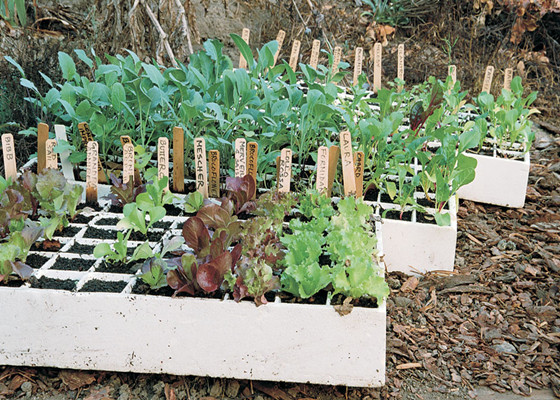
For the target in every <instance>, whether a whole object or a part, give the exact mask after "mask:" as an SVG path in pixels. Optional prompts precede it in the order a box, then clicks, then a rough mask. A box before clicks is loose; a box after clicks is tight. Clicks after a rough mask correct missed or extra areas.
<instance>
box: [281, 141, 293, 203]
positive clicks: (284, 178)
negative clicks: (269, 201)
mask: <svg viewBox="0 0 560 400" xmlns="http://www.w3.org/2000/svg"><path fill="white" fill-rule="evenodd" d="M279 171H280V173H279V175H280V179H279V180H278V191H279V192H281V193H288V192H289V191H290V182H291V180H292V150H291V149H282V151H281V152H280V168H279Z"/></svg>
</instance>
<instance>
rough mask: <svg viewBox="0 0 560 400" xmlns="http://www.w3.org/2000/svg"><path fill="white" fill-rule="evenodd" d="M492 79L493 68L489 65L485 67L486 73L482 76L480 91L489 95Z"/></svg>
mask: <svg viewBox="0 0 560 400" xmlns="http://www.w3.org/2000/svg"><path fill="white" fill-rule="evenodd" d="M493 77H494V67H493V66H491V65H489V66H487V67H486V73H485V74H484V82H483V83H482V91H483V92H486V93H490V90H491V89H492V78H493Z"/></svg>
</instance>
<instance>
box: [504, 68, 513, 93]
mask: <svg viewBox="0 0 560 400" xmlns="http://www.w3.org/2000/svg"><path fill="white" fill-rule="evenodd" d="M512 80H513V68H506V70H505V73H504V89H506V90H511V81H512Z"/></svg>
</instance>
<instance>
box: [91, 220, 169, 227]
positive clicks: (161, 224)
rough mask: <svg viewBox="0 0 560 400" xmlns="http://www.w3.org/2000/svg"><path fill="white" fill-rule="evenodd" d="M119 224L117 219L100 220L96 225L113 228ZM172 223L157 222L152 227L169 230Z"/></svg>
mask: <svg viewBox="0 0 560 400" xmlns="http://www.w3.org/2000/svg"><path fill="white" fill-rule="evenodd" d="M118 222H119V219H118V218H101V219H100V220H98V221H97V222H96V224H97V225H103V226H115V225H117V223H118ZM172 224H173V222H165V221H158V222H156V223H155V224H154V225H153V227H154V228H160V229H169V228H170V227H171V225H172Z"/></svg>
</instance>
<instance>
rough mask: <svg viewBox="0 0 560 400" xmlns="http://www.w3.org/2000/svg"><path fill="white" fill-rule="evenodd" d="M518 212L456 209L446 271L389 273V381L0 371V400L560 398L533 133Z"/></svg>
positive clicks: (467, 205)
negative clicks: (546, 393) (453, 250)
mask: <svg viewBox="0 0 560 400" xmlns="http://www.w3.org/2000/svg"><path fill="white" fill-rule="evenodd" d="M531 156H532V157H531V158H532V166H531V173H530V178H529V188H528V190H527V202H526V205H525V207H524V208H522V209H507V208H502V207H496V206H489V205H483V204H477V203H473V202H469V201H464V202H461V206H460V208H459V221H458V229H459V234H458V240H457V255H456V268H455V272H454V273H446V274H437V273H431V274H428V275H425V276H419V277H407V276H404V275H402V274H399V273H390V274H388V276H387V280H388V283H389V285H390V287H391V289H392V290H391V295H390V297H389V299H388V301H387V306H388V307H387V384H386V386H385V387H384V388H382V389H351V388H344V387H334V388H333V387H328V386H317V385H305V384H276V383H267V382H250V381H243V380H240V381H238V380H227V379H214V378H202V377H175V376H167V375H164V376H162V375H141V374H125V373H106V372H78V371H68V370H57V369H49V368H37V369H31V368H12V367H0V399H14V398H27V399H30V398H33V399H60V400H62V399H85V400H102V399H119V400H127V399H166V400H173V399H193V400H194V399H199V400H202V399H204V400H215V399H256V400H264V399H280V400H292V399H334V398H345V399H356V400H357V399H378V398H391V399H404V400H407V399H464V398H476V390H475V389H476V387H478V386H488V387H490V388H492V389H493V390H495V391H497V392H506V391H510V392H513V393H516V394H521V395H529V394H530V393H531V392H532V390H534V389H539V388H552V390H553V391H554V393H555V394H556V396H559V397H560V367H559V365H560V354H559V350H560V346H559V345H560V316H559V313H558V310H559V307H560V295H559V293H560V213H559V207H560V137H558V136H556V137H555V136H554V135H550V134H548V133H546V132H545V131H543V130H540V129H537V142H536V148H535V149H534V150H533V151H532V154H531Z"/></svg>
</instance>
